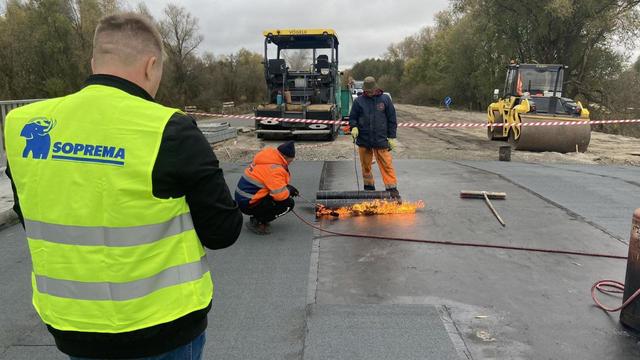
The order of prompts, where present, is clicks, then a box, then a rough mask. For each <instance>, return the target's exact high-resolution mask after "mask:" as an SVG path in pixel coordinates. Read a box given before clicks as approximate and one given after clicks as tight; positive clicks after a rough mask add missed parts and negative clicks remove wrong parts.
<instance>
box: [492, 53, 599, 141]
mask: <svg viewBox="0 0 640 360" xmlns="http://www.w3.org/2000/svg"><path fill="white" fill-rule="evenodd" d="M566 70H567V66H565V65H558V64H516V63H512V64H510V65H509V66H508V67H507V76H506V79H505V85H504V90H503V92H502V96H501V94H500V90H499V89H496V90H494V100H495V102H493V103H492V104H491V105H489V107H488V109H487V116H488V124H487V136H488V138H489V139H490V140H501V141H508V142H509V143H510V145H511V146H512V147H513V148H514V149H516V150H525V151H554V152H560V153H568V152H585V151H587V147H588V146H589V140H590V139H591V125H590V124H589V122H588V121H589V110H587V109H585V108H584V107H583V106H582V104H581V103H580V102H579V101H575V100H572V99H570V98H567V97H563V94H562V90H563V89H562V86H563V79H564V73H565V71H566ZM548 122H553V123H556V122H560V124H555V125H550V126H535V125H537V124H540V123H548ZM568 122H570V123H568ZM534 123H535V124H534ZM528 124H529V125H528Z"/></svg>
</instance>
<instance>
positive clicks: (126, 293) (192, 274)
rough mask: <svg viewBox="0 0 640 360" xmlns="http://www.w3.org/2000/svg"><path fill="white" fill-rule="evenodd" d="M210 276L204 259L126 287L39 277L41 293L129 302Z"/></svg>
mask: <svg viewBox="0 0 640 360" xmlns="http://www.w3.org/2000/svg"><path fill="white" fill-rule="evenodd" d="M207 272H209V265H208V264H207V257H206V256H203V257H202V258H201V259H200V261H197V262H194V263H189V264H184V265H179V266H174V267H171V268H168V269H166V270H164V271H162V272H160V273H159V274H157V275H155V276H152V277H149V278H146V279H140V280H136V281H130V282H126V283H112V282H94V283H89V282H82V281H72V280H60V279H52V278H48V277H46V276H38V275H36V284H37V285H38V291H39V292H40V293H43V294H48V295H54V296H59V297H63V298H71V299H76V300H95V301H100V300H111V301H125V300H132V299H135V298H139V297H143V296H145V295H149V294H151V293H153V292H154V291H157V290H160V289H162V288H165V287H167V286H173V285H179V284H182V283H187V282H190V281H194V280H198V279H200V278H202V276H204V275H205V274H206V273H207Z"/></svg>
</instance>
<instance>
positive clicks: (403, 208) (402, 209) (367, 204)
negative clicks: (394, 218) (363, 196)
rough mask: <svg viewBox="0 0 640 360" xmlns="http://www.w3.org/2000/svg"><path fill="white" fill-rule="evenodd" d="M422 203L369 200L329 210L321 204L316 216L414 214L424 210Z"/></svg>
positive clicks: (318, 206)
mask: <svg viewBox="0 0 640 360" xmlns="http://www.w3.org/2000/svg"><path fill="white" fill-rule="evenodd" d="M424 206H425V205H424V201H422V200H418V201H403V202H397V201H387V200H371V201H363V202H361V203H357V204H353V205H351V206H344V207H340V208H337V209H330V208H327V207H325V206H323V205H321V204H317V205H316V216H317V217H323V216H332V217H349V216H362V215H388V214H414V213H415V212H416V210H418V209H422V208H424Z"/></svg>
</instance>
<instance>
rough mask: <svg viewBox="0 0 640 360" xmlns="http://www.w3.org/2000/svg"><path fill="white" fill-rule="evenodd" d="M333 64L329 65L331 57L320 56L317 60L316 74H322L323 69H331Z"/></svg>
mask: <svg viewBox="0 0 640 360" xmlns="http://www.w3.org/2000/svg"><path fill="white" fill-rule="evenodd" d="M330 67H331V64H330V63H329V56H327V55H324V54H323V55H318V58H317V59H316V72H317V73H321V71H322V69H329V68H330Z"/></svg>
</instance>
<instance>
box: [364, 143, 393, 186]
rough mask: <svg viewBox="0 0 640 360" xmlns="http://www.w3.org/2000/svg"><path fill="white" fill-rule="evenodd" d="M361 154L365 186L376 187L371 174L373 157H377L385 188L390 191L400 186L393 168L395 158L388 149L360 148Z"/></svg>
mask: <svg viewBox="0 0 640 360" xmlns="http://www.w3.org/2000/svg"><path fill="white" fill-rule="evenodd" d="M358 150H359V152H360V165H361V166H362V178H363V179H364V184H365V185H369V186H375V180H374V178H373V173H372V172H371V164H372V163H373V157H374V156H375V157H376V161H377V162H378V167H379V168H380V173H381V174H382V181H383V182H384V187H385V188H386V189H387V190H388V189H395V188H396V187H397V185H398V179H397V178H396V171H395V169H394V168H393V158H392V157H391V151H389V150H388V149H369V148H366V147H362V146H358Z"/></svg>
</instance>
